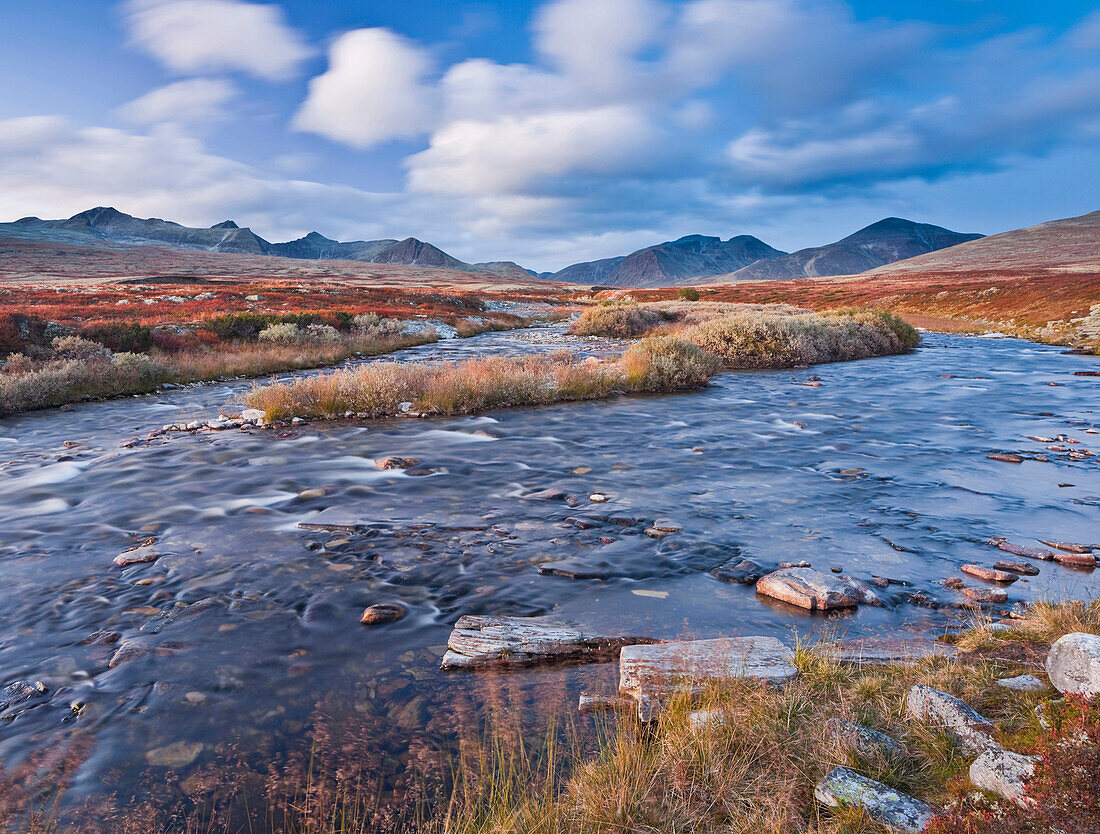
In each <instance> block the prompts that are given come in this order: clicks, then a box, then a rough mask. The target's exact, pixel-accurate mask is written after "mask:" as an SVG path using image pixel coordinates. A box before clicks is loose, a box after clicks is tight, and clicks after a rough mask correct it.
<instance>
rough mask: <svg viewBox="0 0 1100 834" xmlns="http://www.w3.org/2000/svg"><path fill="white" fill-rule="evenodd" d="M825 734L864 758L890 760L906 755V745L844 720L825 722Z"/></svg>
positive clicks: (883, 734)
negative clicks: (878, 757) (873, 757)
mask: <svg viewBox="0 0 1100 834" xmlns="http://www.w3.org/2000/svg"><path fill="white" fill-rule="evenodd" d="M825 732H826V734H827V735H828V737H829V738H830V739H832V741H834V742H835V743H836V744H839V745H840V746H842V747H846V748H848V749H850V750H854V751H855V752H857V753H859V754H860V755H863V756H876V755H880V756H885V757H886V758H888V759H891V758H900V757H902V756H904V755H905V745H903V744H902V743H901V742H900V741H897V740H896V739H894V738H891V737H890V736H888V735H886V733H880V732H879V731H878V730H872V729H871V728H870V727H864V726H862V725H860V724H856V723H854V722H852V721H845V720H844V719H843V718H830V719H829V720H828V721H826V722H825Z"/></svg>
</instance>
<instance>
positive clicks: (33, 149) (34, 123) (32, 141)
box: [0, 116, 66, 160]
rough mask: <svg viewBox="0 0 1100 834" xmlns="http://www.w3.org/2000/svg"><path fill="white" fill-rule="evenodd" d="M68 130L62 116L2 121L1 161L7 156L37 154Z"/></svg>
mask: <svg viewBox="0 0 1100 834" xmlns="http://www.w3.org/2000/svg"><path fill="white" fill-rule="evenodd" d="M65 130H66V124H65V120H64V119H63V118H61V117H60V116H22V117H19V118H16V119H0V160H3V158H4V157H5V156H8V157H14V156H22V155H23V154H35V153H37V152H38V151H39V149H40V148H41V147H42V146H43V145H45V144H48V143H50V142H52V141H54V140H55V139H56V138H57V137H58V136H61V135H62V134H63V133H64V132H65Z"/></svg>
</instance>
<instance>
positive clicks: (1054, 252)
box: [868, 211, 1100, 276]
mask: <svg viewBox="0 0 1100 834" xmlns="http://www.w3.org/2000/svg"><path fill="white" fill-rule="evenodd" d="M1021 270H1026V271H1027V272H1028V274H1034V273H1036V272H1042V271H1045V272H1049V273H1057V274H1063V275H1064V274H1066V273H1076V272H1082V273H1084V272H1087V273H1096V272H1100V211H1094V212H1092V213H1090V214H1082V215H1081V216H1080V217H1068V218H1066V219H1064V220H1051V221H1050V222H1048V223H1040V224H1039V225H1037V226H1028V227H1027V228H1024V229H1014V230H1013V231H1011V232H1002V233H1001V234H997V235H990V236H989V237H983V238H981V239H979V240H972V241H970V242H968V243H960V244H959V245H958V246H953V247H951V248H950V249H944V250H941V251H938V252H931V253H929V254H925V255H920V256H918V257H915V258H909V259H908V260H905V261H899V262H897V263H894V264H890V265H888V266H883V267H879V268H878V269H875V270H872V271H871V272H870V273H868V274H869V275H874V276H880V275H881V276H890V275H898V276H902V275H920V274H923V273H936V274H941V273H942V274H945V275H951V274H956V273H976V272H984V273H1003V274H1013V273H1016V272H1018V271H1021Z"/></svg>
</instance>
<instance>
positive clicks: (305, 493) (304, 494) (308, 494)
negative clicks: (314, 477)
mask: <svg viewBox="0 0 1100 834" xmlns="http://www.w3.org/2000/svg"><path fill="white" fill-rule="evenodd" d="M327 492H328V490H327V489H304V490H302V491H301V492H299V493H298V500H299V501H312V500H313V499H314V498H321V497H323V496H324V495H325V494H326V493H327Z"/></svg>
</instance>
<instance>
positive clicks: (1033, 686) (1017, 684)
mask: <svg viewBox="0 0 1100 834" xmlns="http://www.w3.org/2000/svg"><path fill="white" fill-rule="evenodd" d="M997 686H1003V687H1004V688H1005V689H1019V690H1020V691H1022V692H1037V691H1039V690H1040V689H1042V688H1043V682H1042V681H1041V680H1039V679H1038V678H1037V677H1035V676H1034V675H1017V676H1016V677H1014V678H1000V679H999V680H998V681H997Z"/></svg>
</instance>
